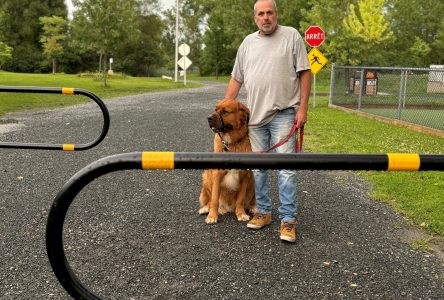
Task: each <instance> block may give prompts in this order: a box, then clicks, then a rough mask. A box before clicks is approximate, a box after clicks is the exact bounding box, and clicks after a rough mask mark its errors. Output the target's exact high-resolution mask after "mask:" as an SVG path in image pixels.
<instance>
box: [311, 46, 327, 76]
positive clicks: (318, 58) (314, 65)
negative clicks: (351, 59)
mask: <svg viewBox="0 0 444 300" xmlns="http://www.w3.org/2000/svg"><path fill="white" fill-rule="evenodd" d="M308 61H309V62H310V68H311V72H312V73H313V74H314V75H316V74H317V73H318V72H319V71H320V70H321V69H322V68H323V67H324V66H325V65H326V64H327V62H328V59H327V58H326V57H325V56H324V54H322V52H321V51H319V50H318V49H317V48H313V49H311V50H310V52H308Z"/></svg>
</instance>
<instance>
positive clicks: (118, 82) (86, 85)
mask: <svg viewBox="0 0 444 300" xmlns="http://www.w3.org/2000/svg"><path fill="white" fill-rule="evenodd" d="M108 84H109V86H108V87H104V85H103V82H102V81H98V80H94V79H92V78H89V77H79V76H78V75H66V74H56V75H52V74H19V73H9V72H0V85H9V86H40V87H71V88H81V89H85V90H88V91H90V92H93V93H94V94H96V95H97V96H99V97H100V98H101V99H102V100H105V99H109V98H113V97H119V96H127V95H135V94H140V93H149V92H156V91H165V90H171V89H178V88H192V87H197V86H199V85H197V84H195V83H188V82H187V85H186V86H184V85H183V83H181V82H178V83H175V82H172V81H169V80H162V79H160V78H146V77H122V76H114V77H113V76H111V77H109V80H108ZM86 101H91V100H89V98H87V97H83V96H80V97H79V96H76V97H71V96H67V95H48V94H25V93H1V94H0V116H1V115H2V114H5V113H7V112H12V111H20V110H25V109H31V108H43V107H47V108H54V107H60V106H67V105H72V104H76V103H80V102H86Z"/></svg>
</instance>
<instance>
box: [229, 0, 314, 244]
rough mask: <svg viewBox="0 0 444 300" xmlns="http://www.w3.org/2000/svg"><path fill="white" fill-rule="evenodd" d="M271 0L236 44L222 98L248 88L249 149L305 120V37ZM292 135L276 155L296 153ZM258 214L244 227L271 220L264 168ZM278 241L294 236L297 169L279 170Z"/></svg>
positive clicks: (259, 174)
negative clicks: (281, 16)
mask: <svg viewBox="0 0 444 300" xmlns="http://www.w3.org/2000/svg"><path fill="white" fill-rule="evenodd" d="M277 19H278V12H277V7H276V3H275V1H274V0H258V1H256V3H255V5H254V21H255V23H256V25H257V27H258V28H259V30H258V31H257V32H254V33H252V34H250V35H248V36H247V37H246V38H245V39H244V41H243V42H242V44H241V45H240V47H239V49H238V52H237V56H236V62H235V64H234V68H233V73H232V78H231V80H230V83H229V84H228V88H227V91H226V94H225V98H230V99H235V98H236V97H237V96H238V93H239V90H240V88H241V86H242V84H244V85H245V88H246V90H247V105H248V107H249V108H250V112H251V116H250V122H249V135H250V140H251V146H252V149H253V151H258V150H266V149H269V148H270V146H271V145H275V144H277V143H278V142H279V141H280V140H282V139H284V138H285V137H286V136H287V135H288V134H289V132H290V130H291V128H292V126H293V123H295V124H296V126H297V128H301V127H303V126H304V124H305V122H306V121H307V110H308V97H309V93H310V85H311V74H310V64H309V62H308V58H307V51H306V49H305V45H304V41H303V39H302V37H301V35H300V34H299V32H298V31H297V30H296V29H294V28H292V27H287V26H281V25H278V23H277ZM295 138H296V137H295V136H292V137H291V138H290V140H288V142H287V143H285V144H284V145H282V146H281V147H278V148H277V149H276V151H277V152H278V153H294V152H295V142H296V141H295ZM253 172H254V178H255V189H256V200H257V212H256V213H255V214H254V216H253V218H252V219H251V221H250V222H248V224H247V227H248V228H251V229H260V228H262V227H264V226H266V225H269V224H270V223H271V221H272V220H271V211H272V201H271V198H270V195H269V182H268V172H267V171H266V170H254V171H253ZM278 185H279V200H280V207H279V209H278V211H279V219H280V220H281V225H280V238H281V240H284V241H288V242H294V241H295V240H296V222H297V207H296V171H294V170H279V171H278Z"/></svg>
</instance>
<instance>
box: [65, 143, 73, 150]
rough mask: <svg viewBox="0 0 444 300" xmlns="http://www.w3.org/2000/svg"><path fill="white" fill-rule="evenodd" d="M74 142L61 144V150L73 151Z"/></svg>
mask: <svg viewBox="0 0 444 300" xmlns="http://www.w3.org/2000/svg"><path fill="white" fill-rule="evenodd" d="M74 148H75V146H74V144H63V151H74Z"/></svg>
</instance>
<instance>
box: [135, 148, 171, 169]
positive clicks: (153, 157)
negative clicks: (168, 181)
mask: <svg viewBox="0 0 444 300" xmlns="http://www.w3.org/2000/svg"><path fill="white" fill-rule="evenodd" d="M142 169H143V170H153V169H163V170H165V169H174V152H142Z"/></svg>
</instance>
